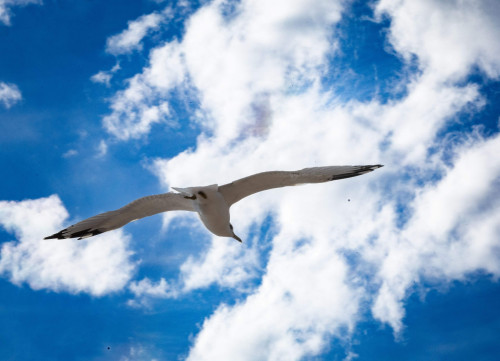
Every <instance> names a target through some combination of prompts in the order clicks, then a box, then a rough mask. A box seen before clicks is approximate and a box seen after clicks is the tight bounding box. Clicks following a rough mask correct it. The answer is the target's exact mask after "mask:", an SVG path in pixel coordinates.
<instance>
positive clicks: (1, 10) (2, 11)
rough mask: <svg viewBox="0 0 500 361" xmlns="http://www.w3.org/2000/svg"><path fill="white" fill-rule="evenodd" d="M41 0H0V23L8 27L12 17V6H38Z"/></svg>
mask: <svg viewBox="0 0 500 361" xmlns="http://www.w3.org/2000/svg"><path fill="white" fill-rule="evenodd" d="M40 3H41V0H0V22H2V23H4V25H10V18H11V17H12V12H11V10H10V9H11V8H12V7H14V6H25V5H28V4H40Z"/></svg>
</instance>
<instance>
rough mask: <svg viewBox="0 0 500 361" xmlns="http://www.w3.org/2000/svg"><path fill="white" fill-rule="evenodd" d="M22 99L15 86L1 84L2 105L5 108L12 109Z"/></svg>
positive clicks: (0, 99)
mask: <svg viewBox="0 0 500 361" xmlns="http://www.w3.org/2000/svg"><path fill="white" fill-rule="evenodd" d="M21 99H22V95H21V92H20V91H19V88H18V87H17V85H15V84H7V83H4V82H0V103H3V105H4V107H6V108H10V107H11V106H13V105H14V104H16V103H17V102H18V101H20V100H21Z"/></svg>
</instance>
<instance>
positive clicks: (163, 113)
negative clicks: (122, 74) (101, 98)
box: [103, 41, 184, 140]
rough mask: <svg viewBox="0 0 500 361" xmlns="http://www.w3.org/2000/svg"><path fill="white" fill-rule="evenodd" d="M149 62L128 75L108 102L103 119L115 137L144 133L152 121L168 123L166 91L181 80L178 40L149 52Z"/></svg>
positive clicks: (128, 136)
mask: <svg viewBox="0 0 500 361" xmlns="http://www.w3.org/2000/svg"><path fill="white" fill-rule="evenodd" d="M151 59H153V61H152V62H151V66H150V67H148V68H146V69H145V70H144V73H142V74H137V75H136V76H134V77H133V78H132V79H129V86H128V88H127V89H125V90H123V91H120V92H118V93H117V94H116V95H115V96H114V98H113V99H112V102H111V109H112V113H111V114H109V115H107V116H105V117H104V119H103V123H104V127H105V129H106V130H107V131H108V132H109V133H110V134H112V135H114V136H115V137H116V138H117V139H120V140H128V139H131V138H132V139H134V138H140V137H142V136H144V135H147V134H148V133H149V131H150V130H151V126H152V125H153V124H155V123H161V122H163V123H167V124H168V123H169V122H170V123H171V122H172V120H171V119H170V117H169V116H170V107H169V104H168V101H167V99H168V92H169V90H171V89H172V88H173V87H174V86H176V85H178V84H180V82H182V81H183V80H184V61H183V59H182V55H181V53H180V51H179V47H178V44H177V42H175V41H174V42H172V43H169V44H167V45H165V46H163V47H160V48H158V49H154V50H153V51H152V52H151Z"/></svg>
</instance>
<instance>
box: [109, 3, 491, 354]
mask: <svg viewBox="0 0 500 361" xmlns="http://www.w3.org/2000/svg"><path fill="white" fill-rule="evenodd" d="M345 6H346V3H345V2H342V1H338V2H333V1H321V0H317V1H312V2H311V1H305V0H295V1H286V2H285V1H283V3H281V2H274V1H273V2H269V1H264V0H262V1H242V2H240V3H238V4H237V5H234V7H232V8H231V7H228V3H227V2H225V1H214V2H211V3H209V4H206V5H205V6H203V7H202V8H200V9H199V10H198V11H197V12H196V13H195V14H193V15H192V16H191V17H190V19H189V21H188V22H187V27H186V31H185V34H184V36H183V38H182V39H180V40H174V41H171V42H167V43H165V44H162V45H159V46H158V47H157V48H155V49H153V50H152V51H151V53H150V57H149V65H148V66H147V67H145V68H144V70H143V71H142V73H139V74H137V75H135V76H134V77H133V78H131V79H130V80H129V83H128V86H127V88H126V89H124V90H122V91H120V92H118V93H117V94H116V95H115V97H114V99H113V101H112V104H111V110H112V113H111V114H110V115H108V116H107V117H105V118H104V120H103V121H104V126H105V128H106V129H107V131H108V132H109V133H111V134H112V135H114V136H115V137H116V138H118V139H121V140H128V139H131V138H138V137H143V136H146V135H147V134H148V132H149V131H151V129H152V127H153V126H154V124H155V123H160V122H162V121H164V119H165V117H166V116H167V115H168V113H167V112H165V113H157V112H155V111H154V110H153V113H154V114H155V116H149V117H148V116H145V114H148V112H149V111H150V110H151V109H156V107H158V106H160V105H161V106H164V107H165V108H166V109H168V106H169V101H170V99H171V97H172V92H173V91H175V90H182V92H181V93H182V94H187V96H189V97H196V100H197V103H198V105H199V109H197V113H196V121H197V122H198V123H199V124H200V125H201V126H202V129H203V134H202V135H201V136H200V137H199V138H198V142H197V146H196V148H195V149H190V150H186V151H184V152H182V153H180V154H178V155H177V156H175V157H173V158H171V159H158V160H156V161H155V163H154V166H155V169H156V173H157V175H158V177H159V178H160V180H161V181H162V183H163V184H164V186H165V188H168V187H169V186H170V185H179V184H182V185H199V184H211V183H219V184H224V183H226V182H230V181H232V180H234V179H237V178H240V177H244V176H247V175H249V174H252V173H255V172H260V171H265V170H276V169H282V170H293V169H300V168H302V167H307V166H314V165H332V164H370V163H373V162H376V163H379V162H380V163H382V164H385V165H386V167H385V168H383V169H381V170H378V171H377V172H375V173H373V174H368V175H365V176H362V177H358V178H355V179H350V180H343V181H338V182H335V183H334V184H324V185H311V186H303V187H293V188H290V189H282V190H275V191H269V192H264V193H261V194H258V195H255V196H252V197H249V198H247V199H245V200H243V201H242V202H241V204H240V203H238V204H236V205H234V206H233V207H232V210H231V211H232V224H233V225H234V226H235V229H236V233H237V234H238V235H240V236H241V237H242V238H243V239H244V240H245V241H246V244H252V245H253V246H252V247H246V248H245V247H239V248H235V245H234V244H233V243H232V241H231V240H229V241H227V240H224V239H220V238H217V237H213V238H212V243H211V244H210V246H209V247H207V249H205V250H204V252H202V254H201V255H200V256H199V257H197V258H189V259H188V260H186V262H185V263H184V264H183V265H182V266H181V276H180V278H179V280H165V284H169V285H174V287H178V289H179V290H180V291H183V290H184V291H185V292H188V291H191V290H194V289H197V288H205V287H208V286H210V285H214V284H215V285H218V286H219V287H223V288H228V289H233V290H236V291H242V290H243V293H241V295H242V299H241V300H240V301H239V302H237V303H236V304H235V305H234V306H230V305H221V306H220V307H219V308H218V309H217V310H216V311H215V312H214V314H213V315H211V316H210V317H209V318H207V319H206V320H205V322H204V324H203V327H202V329H201V331H200V332H199V334H198V335H197V337H196V339H195V340H194V343H193V346H192V348H191V350H190V354H189V357H188V359H192V360H204V359H206V360H212V359H238V360H255V359H267V360H278V359H287V360H299V359H301V358H304V357H306V356H312V355H317V354H319V353H320V352H322V351H323V350H324V348H325V347H326V345H327V344H328V340H330V339H331V338H332V337H339V338H343V337H348V335H349V333H350V331H352V329H353V328H354V327H355V325H356V323H357V321H358V320H359V318H360V317H361V316H360V315H361V314H363V313H364V311H366V308H367V309H368V310H370V311H371V314H372V316H373V317H374V318H376V319H378V320H380V321H381V322H383V323H387V324H389V325H390V326H391V327H392V328H393V330H394V331H395V333H398V332H401V330H402V329H403V319H404V314H405V310H404V302H405V299H406V297H408V295H409V294H410V293H411V289H412V287H413V286H415V285H422V281H425V280H431V281H433V282H437V283H446V282H450V281H452V280H466V279H467V277H468V275H469V274H470V273H471V272H475V271H481V272H485V273H486V274H491V275H494V276H497V277H498V276H499V275H500V269H499V266H498V265H499V264H500V252H499V235H500V218H499V216H498V215H499V214H500V212H499V207H500V201H499V199H498V196H495V195H497V194H499V191H500V189H499V187H500V185H499V179H500V162H499V161H498V157H497V156H495V154H500V137H499V136H498V135H495V136H492V135H490V136H485V135H484V134H482V132H481V130H480V129H475V130H474V132H473V133H463V134H459V135H456V136H455V137H447V136H444V137H443V136H442V134H443V132H444V133H446V129H447V127H448V126H449V125H452V124H453V122H454V121H455V120H456V119H457V118H458V117H460V115H462V114H465V113H468V114H470V115H474V114H476V113H478V112H480V111H481V107H482V106H483V105H484V102H485V99H484V98H483V96H482V94H481V91H480V88H479V87H478V85H477V84H474V83H472V82H469V81H467V76H468V75H469V74H471V72H473V71H479V72H481V73H482V74H484V76H485V77H488V78H490V79H494V80H498V77H499V75H500V73H499V72H498V69H499V64H500V58H499V57H498V54H499V53H500V52H499V51H498V50H495V49H497V48H498V46H499V45H498V41H497V40H496V39H497V38H498V34H499V29H500V25H499V23H498V21H495V18H497V17H498V15H499V13H500V11H499V7H498V5H497V3H496V2H494V1H487V0H485V1H479V2H478V1H474V2H473V1H458V0H457V1H449V2H432V1H422V2H418V3H416V2H413V1H402V0H394V1H391V0H387V1H384V0H382V1H380V2H379V3H377V4H376V6H375V14H376V15H377V16H378V17H379V19H381V18H382V17H387V18H388V19H389V20H390V25H389V29H388V30H389V33H388V34H389V35H388V42H389V45H390V46H391V47H392V49H391V51H393V52H394V54H396V55H397V56H398V57H399V58H400V61H402V62H403V64H404V65H411V64H414V63H416V65H417V71H415V72H412V73H411V74H408V77H406V78H405V79H408V80H407V82H406V83H405V84H404V87H405V93H404V95H403V96H401V97H399V98H395V99H387V101H383V102H382V101H380V100H379V99H371V100H367V101H365V102H359V101H355V100H347V101H341V100H339V99H338V97H337V96H336V94H335V91H336V89H335V84H333V85H332V87H331V88H329V89H326V90H325V89H324V88H323V87H322V83H321V82H322V79H323V77H324V76H325V72H326V71H327V69H328V61H329V60H328V59H329V58H331V57H335V56H336V54H337V53H336V51H337V49H338V46H339V44H338V42H337V40H336V33H335V26H336V25H337V24H338V22H339V21H340V20H341V17H342V12H343V11H347V9H346V7H345ZM278 9H279V11H278ZM450 12H451V13H452V14H453V16H449V13H450ZM477 39H479V40H477ZM193 169H196V172H193ZM471 175H473V177H471ZM347 199H350V202H347ZM167 217H168V218H167V220H168V221H171V220H172V219H174V218H175V217H182V215H168V216H167ZM269 217H271V219H272V224H273V225H272V227H271V229H269V230H268V231H265V230H261V231H257V230H256V229H257V228H260V227H259V226H260V225H261V224H262V223H263V222H264V220H265V219H267V218H269ZM168 221H167V223H168ZM200 232H203V230H201V231H200ZM259 232H260V233H259ZM263 249H268V250H269V251H268V252H269V253H268V255H265V254H264V252H263V251H262V250H263ZM256 270H258V272H256ZM259 277H261V279H260V280H259V281H260V282H257V284H258V285H257V286H255V285H252V282H249V281H252V280H255V279H256V278H257V279H258V278H259ZM143 286H144V287H143V288H144V289H151V290H156V289H157V287H159V289H160V291H161V290H163V288H162V285H161V283H160V284H159V285H156V286H155V285H153V284H146V283H144V285H143ZM146 286H148V287H146ZM245 286H247V287H245ZM137 287H138V288H137V289H138V290H139V289H141V287H139V285H137ZM421 287H423V286H421ZM145 292H146V291H145ZM144 294H145V293H144ZM153 294H154V292H153V291H152V292H150V295H151V296H153ZM159 294H160V295H161V297H167V295H166V293H165V292H163V291H162V292H160V293H159ZM256 352H257V353H258V352H262V353H261V354H256Z"/></svg>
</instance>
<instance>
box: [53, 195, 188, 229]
mask: <svg viewBox="0 0 500 361" xmlns="http://www.w3.org/2000/svg"><path fill="white" fill-rule="evenodd" d="M167 211H192V212H194V211H195V208H194V205H193V201H192V200H191V199H186V198H184V196H182V195H181V194H178V193H164V194H157V195H153V196H148V197H143V198H139V199H137V200H135V201H133V202H131V203H129V204H127V205H126V206H124V207H122V208H120V209H117V210H114V211H110V212H105V213H101V214H98V215H96V216H93V217H90V218H87V219H84V220H83V221H81V222H78V223H76V224H74V225H72V226H69V227H68V228H65V229H63V230H61V231H59V232H58V233H55V234H53V235H51V236H48V237H45V239H52V238H57V239H62V238H75V237H79V239H82V238H87V237H92V236H95V235H97V234H100V233H103V232H107V231H111V230H113V229H117V228H120V227H123V226H124V225H126V224H127V223H130V222H132V221H135V220H137V219H140V218H144V217H148V216H152V215H154V214H157V213H162V212H167Z"/></svg>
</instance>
